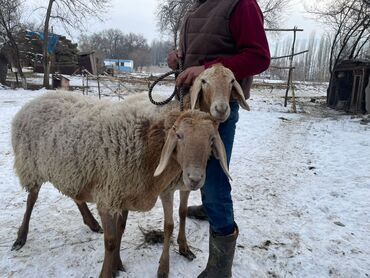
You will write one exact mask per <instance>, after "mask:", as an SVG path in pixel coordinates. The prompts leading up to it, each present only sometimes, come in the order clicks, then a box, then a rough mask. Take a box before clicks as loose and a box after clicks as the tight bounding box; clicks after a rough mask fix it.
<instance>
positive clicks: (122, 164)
mask: <svg viewBox="0 0 370 278" xmlns="http://www.w3.org/2000/svg"><path fill="white" fill-rule="evenodd" d="M149 115H150V113H146V112H145V113H144V112H142V111H141V109H140V108H139V107H138V105H134V104H133V103H112V102H104V101H98V100H93V99H91V98H89V97H83V96H78V95H75V94H73V93H62V92H57V93H47V94H46V95H44V96H41V97H39V98H37V99H35V100H33V101H31V102H30V103H28V104H27V105H25V106H24V107H23V108H22V109H21V110H20V111H19V112H18V113H17V115H16V116H15V118H14V120H13V124H12V145H13V149H14V154H15V164H14V166H15V170H16V173H17V175H18V176H19V179H20V183H21V185H22V186H23V187H24V188H25V189H26V190H27V191H28V192H29V194H28V199H27V209H26V213H25V215H24V219H23V222H22V225H21V227H20V228H19V231H18V237H17V240H16V242H15V243H14V245H13V249H19V248H21V247H22V246H23V245H24V244H25V241H26V238H27V233H28V226H29V220H30V216H31V213H32V209H33V205H34V204H35V202H36V199H37V196H38V192H39V189H40V187H41V185H42V184H43V183H44V182H47V181H49V182H51V183H52V184H53V185H54V186H55V187H56V188H57V189H58V190H59V191H61V192H62V193H63V194H65V195H67V196H69V197H71V198H72V199H74V200H75V201H76V202H77V203H78V204H85V202H95V203H96V204H97V208H98V211H99V214H100V216H101V220H102V225H103V230H104V245H105V256H104V262H103V267H102V271H101V276H102V277H112V274H114V273H115V272H117V271H119V270H124V268H123V265H122V261H121V258H120V254H119V250H120V244H121V237H122V234H123V232H124V229H125V224H126V219H127V214H128V211H129V210H134V211H148V210H150V209H151V208H152V207H153V206H154V204H155V202H156V200H157V198H158V196H159V194H160V193H161V192H163V191H164V190H166V189H167V188H168V187H169V186H170V185H173V184H177V183H179V180H180V179H181V177H182V183H183V184H184V185H185V186H186V188H187V189H188V190H195V189H199V188H200V187H201V186H202V185H203V182H204V179H205V168H206V164H207V160H208V158H209V156H210V155H211V152H213V153H215V154H216V155H217V157H219V160H220V163H221V165H222V167H223V169H224V171H225V173H226V174H227V175H228V169H227V162H226V154H225V150H224V147H223V143H222V140H221V138H220V135H219V133H218V123H217V122H215V121H214V120H213V119H212V118H211V117H210V116H209V114H207V113H204V112H199V111H185V112H182V113H180V112H168V111H167V112H166V113H164V112H163V113H160V115H158V114H157V115H151V116H149ZM153 119H154V120H153ZM85 205H86V204H85ZM91 217H92V215H91Z"/></svg>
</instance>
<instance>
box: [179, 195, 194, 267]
mask: <svg viewBox="0 0 370 278" xmlns="http://www.w3.org/2000/svg"><path fill="white" fill-rule="evenodd" d="M189 195H190V191H182V190H181V191H180V207H179V217H180V228H179V235H178V237H177V243H178V244H179V252H180V254H181V255H182V256H184V257H185V258H187V259H188V260H190V261H192V260H194V259H195V258H196V256H195V254H194V253H193V252H191V250H190V248H189V246H188V243H187V240H186V233H185V223H186V214H187V212H188V199H189Z"/></svg>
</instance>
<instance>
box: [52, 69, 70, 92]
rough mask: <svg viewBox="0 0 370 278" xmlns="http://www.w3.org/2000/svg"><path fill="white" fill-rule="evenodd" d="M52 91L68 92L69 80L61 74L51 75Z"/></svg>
mask: <svg viewBox="0 0 370 278" xmlns="http://www.w3.org/2000/svg"><path fill="white" fill-rule="evenodd" d="M52 80H53V82H52V86H53V89H57V88H62V89H64V90H69V81H70V80H69V79H68V78H67V77H65V76H63V75H61V74H57V73H56V74H53V77H52Z"/></svg>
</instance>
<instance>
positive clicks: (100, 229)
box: [90, 225, 103, 234]
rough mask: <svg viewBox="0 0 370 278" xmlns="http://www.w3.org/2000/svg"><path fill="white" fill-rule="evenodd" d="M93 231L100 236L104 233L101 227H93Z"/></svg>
mask: <svg viewBox="0 0 370 278" xmlns="http://www.w3.org/2000/svg"><path fill="white" fill-rule="evenodd" d="M90 229H91V231H93V232H94V233H98V234H102V233H103V228H102V227H100V226H99V225H98V226H96V227H93V228H90Z"/></svg>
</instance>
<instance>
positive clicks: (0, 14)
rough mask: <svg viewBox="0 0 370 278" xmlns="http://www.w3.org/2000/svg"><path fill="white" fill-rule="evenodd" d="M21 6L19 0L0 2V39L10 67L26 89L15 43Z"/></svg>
mask: <svg viewBox="0 0 370 278" xmlns="http://www.w3.org/2000/svg"><path fill="white" fill-rule="evenodd" d="M21 5H22V2H21V1H20V0H0V37H1V38H2V41H3V43H4V44H5V48H6V49H7V50H6V52H7V53H8V56H9V58H10V60H11V63H12V66H15V67H16V68H17V71H18V73H19V75H20V77H21V79H22V86H23V88H26V87H27V82H26V77H25V75H24V73H23V71H22V65H21V62H20V52H19V48H18V44H17V41H16V35H17V33H19V32H20V27H21V21H20V17H21Z"/></svg>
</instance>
